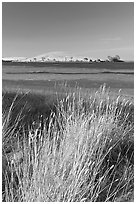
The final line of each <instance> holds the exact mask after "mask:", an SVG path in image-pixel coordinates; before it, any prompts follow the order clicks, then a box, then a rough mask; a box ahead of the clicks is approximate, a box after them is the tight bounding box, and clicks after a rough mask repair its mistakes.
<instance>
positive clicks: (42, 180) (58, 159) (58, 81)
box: [2, 62, 134, 202]
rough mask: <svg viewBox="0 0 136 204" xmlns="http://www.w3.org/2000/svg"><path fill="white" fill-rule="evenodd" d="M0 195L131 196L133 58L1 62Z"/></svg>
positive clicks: (57, 198) (48, 198) (38, 198)
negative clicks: (62, 61) (33, 62)
mask: <svg viewBox="0 0 136 204" xmlns="http://www.w3.org/2000/svg"><path fill="white" fill-rule="evenodd" d="M2 90H3V92H2V123H3V124H2V126H3V127H2V128H3V136H2V199H3V201H6V202H15V201H16V202H108V201H112V202H115V201H118V202H120V201H124V202H125V201H127V202H133V201H134V63H124V62H120V63H106V62H103V63H86V64H83V63H81V64H72V63H69V64H66V63H64V64H63V63H60V64H55V63H54V64H46V65H45V64H44V65H42V66H38V65H34V64H30V65H26V64H24V65H20V64H18V65H15V64H12V65H8V64H6V65H3V67H2Z"/></svg>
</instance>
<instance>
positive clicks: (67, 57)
mask: <svg viewBox="0 0 136 204" xmlns="http://www.w3.org/2000/svg"><path fill="white" fill-rule="evenodd" d="M90 59H91V58H87V57H80V56H72V55H71V54H68V53H64V52H48V53H44V54H42V55H38V56H35V57H30V58H26V57H4V58H2V60H3V61H14V62H15V61H16V62H71V61H72V62H76V61H79V62H80V61H86V62H87V61H90ZM91 60H94V59H91Z"/></svg>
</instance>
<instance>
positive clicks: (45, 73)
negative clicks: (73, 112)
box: [2, 63, 134, 96]
mask: <svg viewBox="0 0 136 204" xmlns="http://www.w3.org/2000/svg"><path fill="white" fill-rule="evenodd" d="M2 79H3V85H2V87H3V89H4V90H5V89H6V90H10V89H11V90H17V89H21V90H30V91H40V92H41V91H42V90H43V91H45V90H46V91H47V92H50V91H51V92H52V91H54V89H55V86H56V84H61V83H67V84H68V85H69V86H70V87H75V86H79V87H81V88H84V89H91V90H92V89H95V88H96V89H98V88H99V87H100V85H102V84H104V83H106V84H107V86H108V87H110V88H111V89H112V91H115V92H117V91H118V90H119V89H122V93H123V94H125V95H131V96H133V89H134V63H91V64H86V63H80V64H79V63H78V64H72V63H68V64H67V63H60V64H57V65H56V64H46V65H45V64H44V65H42V66H38V67H37V66H36V65H35V66H34V65H29V66H28V65H23V66H22V65H16V66H15V65H12V66H11V65H3V68H2ZM57 91H59V90H57Z"/></svg>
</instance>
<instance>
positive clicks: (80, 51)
mask: <svg viewBox="0 0 136 204" xmlns="http://www.w3.org/2000/svg"><path fill="white" fill-rule="evenodd" d="M48 52H55V53H57V52H58V53H59V52H61V53H69V54H71V55H76V56H86V57H90V58H101V59H106V58H107V56H108V55H110V56H115V55H119V56H120V58H121V59H124V60H134V3H133V2H86V3H83V2H75V3H74V2H50V3H49V2H37V3H36V2H3V3H2V57H34V56H37V55H41V54H43V53H48Z"/></svg>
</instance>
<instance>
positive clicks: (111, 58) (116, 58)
mask: <svg viewBox="0 0 136 204" xmlns="http://www.w3.org/2000/svg"><path fill="white" fill-rule="evenodd" d="M108 60H109V61H110V62H123V60H121V59H120V56H119V55H115V57H111V56H108Z"/></svg>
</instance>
